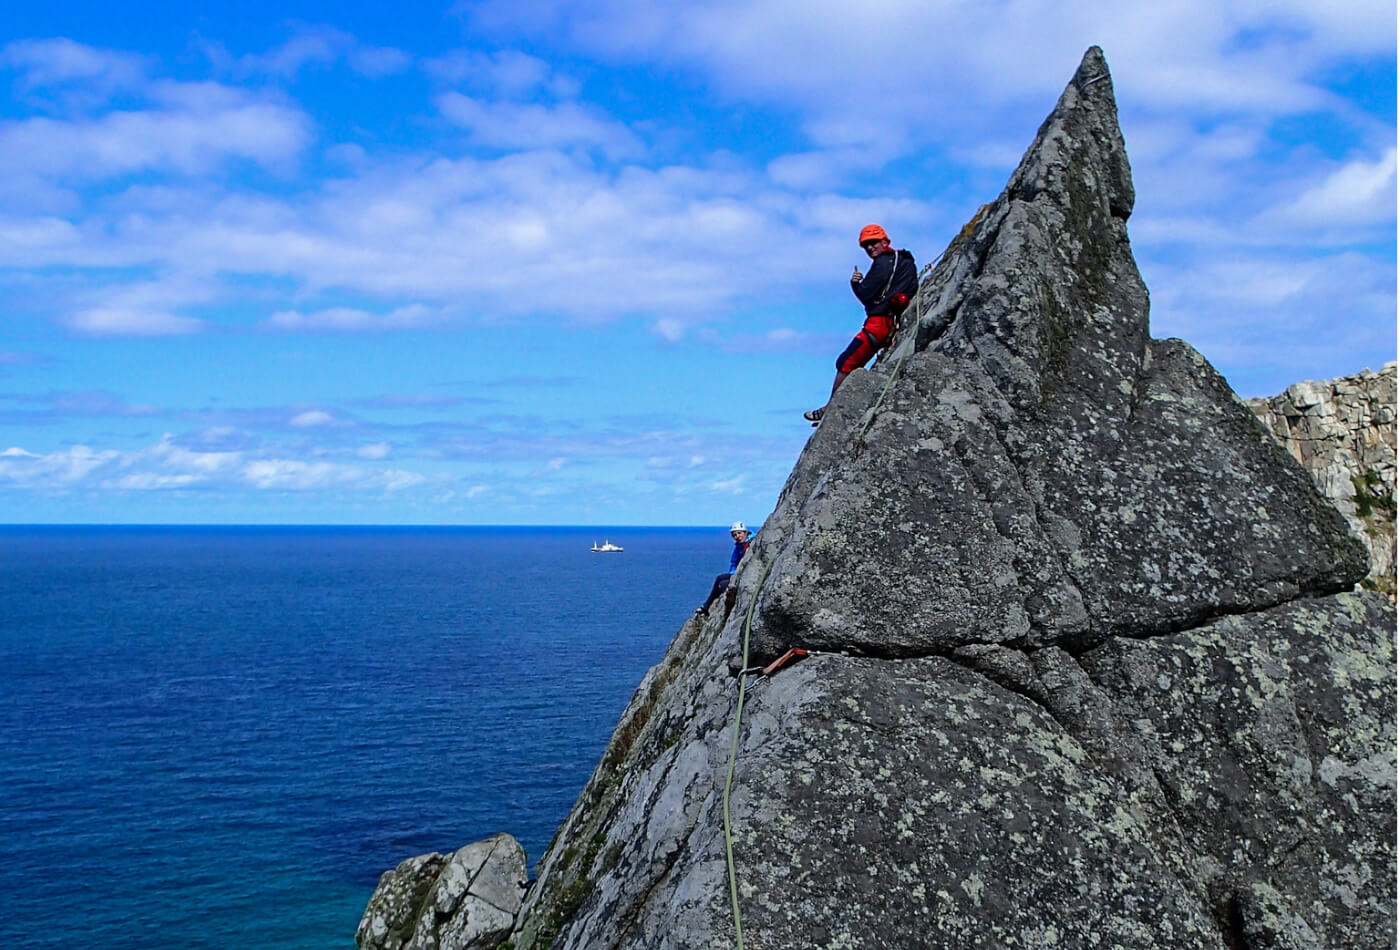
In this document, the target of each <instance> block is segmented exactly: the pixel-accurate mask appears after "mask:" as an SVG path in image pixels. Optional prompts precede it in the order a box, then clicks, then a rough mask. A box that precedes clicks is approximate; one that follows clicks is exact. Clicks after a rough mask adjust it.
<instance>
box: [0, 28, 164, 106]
mask: <svg viewBox="0 0 1400 950" xmlns="http://www.w3.org/2000/svg"><path fill="white" fill-rule="evenodd" d="M148 65H149V62H148V60H147V58H146V57H144V56H139V55H136V54H134V53H127V52H121V51H118V50H108V49H99V48H97V47H93V46H86V45H84V44H82V43H77V42H74V41H73V40H70V39H67V38H65V37H54V38H52V39H41V40H15V41H14V42H12V43H8V44H6V45H5V47H4V48H3V49H0V68H3V69H11V70H17V71H19V72H20V73H21V77H20V84H21V86H22V87H24V88H27V89H34V88H41V87H48V86H61V85H69V84H74V83H81V84H83V85H84V86H86V87H88V88H90V89H95V90H98V91H101V92H103V93H110V92H113V91H116V90H118V89H129V88H134V87H137V86H140V85H141V84H142V83H143V82H145V79H146V71H147V67H148Z"/></svg>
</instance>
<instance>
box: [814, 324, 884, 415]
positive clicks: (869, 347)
mask: <svg viewBox="0 0 1400 950" xmlns="http://www.w3.org/2000/svg"><path fill="white" fill-rule="evenodd" d="M893 330H894V321H893V320H892V319H891V318H889V317H887V316H880V315H877V316H873V317H866V318H865V326H863V327H861V330H860V332H859V333H857V334H856V335H855V336H854V337H853V338H852V339H851V342H850V345H848V346H847V347H846V348H845V349H844V350H842V351H841V355H840V356H838V357H836V379H835V381H834V382H833V383H832V384H831V392H832V395H835V393H836V390H838V389H840V388H841V384H842V383H843V382H845V381H846V377H847V376H849V375H851V374H852V373H854V372H855V371H856V370H858V369H860V368H861V367H862V366H864V365H865V364H866V363H868V362H870V358H871V357H872V356H874V355H875V354H876V353H878V352H880V350H882V349H884V348H885V345H886V344H887V343H889V342H890V334H891V333H892V332H893ZM824 411H825V407H823V408H822V409H813V410H812V411H811V412H807V413H804V414H803V415H804V416H805V417H806V418H807V419H808V420H809V421H811V422H812V423H813V424H815V423H817V422H819V421H821V417H822V414H823V412H824Z"/></svg>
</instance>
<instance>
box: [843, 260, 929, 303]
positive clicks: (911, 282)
mask: <svg viewBox="0 0 1400 950" xmlns="http://www.w3.org/2000/svg"><path fill="white" fill-rule="evenodd" d="M896 262H897V263H896ZM890 271H894V279H893V280H891V279H890ZM918 289H919V269H918V268H917V267H916V266H915V265H914V255H913V254H910V253H909V252H908V251H906V250H903V249H900V250H898V251H894V250H890V251H886V252H885V253H883V254H881V255H880V256H879V257H877V258H875V260H873V261H871V262H870V273H868V274H866V275H865V276H864V277H863V278H861V280H860V281H858V282H857V281H851V290H852V291H853V292H854V293H855V295H856V299H857V300H859V301H860V302H861V303H863V304H865V315H866V316H867V317H874V316H877V315H881V314H884V315H887V316H888V315H890V298H891V297H893V296H894V295H895V294H908V295H909V296H910V297H913V296H914V293H915V291H917V290H918Z"/></svg>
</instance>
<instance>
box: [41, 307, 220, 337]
mask: <svg viewBox="0 0 1400 950" xmlns="http://www.w3.org/2000/svg"><path fill="white" fill-rule="evenodd" d="M68 325H69V326H70V327H72V328H73V329H74V330H77V331H78V332H79V333H83V334H86V335H88V336H178V335H182V334H186V333H198V332H200V331H201V330H203V329H204V328H205V324H204V321H202V320H196V319H195V318H193V317H185V316H181V315H180V314H176V313H169V312H166V311H160V310H137V309H131V308H121V307H92V308H89V309H87V310H82V311H79V312H78V313H75V314H73V315H72V316H71V317H70V318H69V319H68Z"/></svg>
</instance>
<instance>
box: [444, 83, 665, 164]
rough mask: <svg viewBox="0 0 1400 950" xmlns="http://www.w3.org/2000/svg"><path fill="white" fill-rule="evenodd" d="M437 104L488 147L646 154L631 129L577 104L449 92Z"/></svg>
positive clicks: (615, 154)
mask: <svg viewBox="0 0 1400 950" xmlns="http://www.w3.org/2000/svg"><path fill="white" fill-rule="evenodd" d="M437 105H438V108H439V109H440V110H441V111H442V114H443V115H444V116H445V117H446V118H447V119H448V120H449V121H451V122H454V123H455V124H457V125H460V126H462V127H463V128H465V129H467V130H469V131H470V132H471V137H472V141H473V142H474V143H475V144H477V145H482V146H486V147H488V148H503V149H548V148H566V147H570V146H583V147H586V148H599V149H602V150H603V151H604V152H605V153H607V154H608V155H610V156H613V157H619V158H620V157H624V156H627V155H636V154H639V153H640V152H642V151H643V146H642V142H641V140H640V139H639V138H637V136H636V135H635V134H633V133H632V131H631V130H630V129H628V128H627V126H625V125H623V124H622V123H621V122H618V121H617V120H616V119H613V118H610V117H609V116H607V115H604V114H603V113H601V112H599V111H598V110H596V109H593V108H590V107H588V106H585V105H581V104H579V103H577V102H561V103H558V104H557V105H540V104H537V103H523V102H488V101H484V100H480V99H473V98H471V97H470V96H465V95H463V94H462V93H460V92H446V93H443V94H442V95H441V96H439V97H438V99H437Z"/></svg>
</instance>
